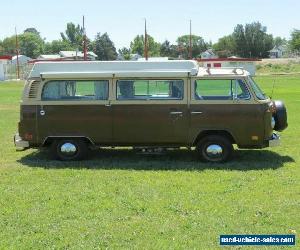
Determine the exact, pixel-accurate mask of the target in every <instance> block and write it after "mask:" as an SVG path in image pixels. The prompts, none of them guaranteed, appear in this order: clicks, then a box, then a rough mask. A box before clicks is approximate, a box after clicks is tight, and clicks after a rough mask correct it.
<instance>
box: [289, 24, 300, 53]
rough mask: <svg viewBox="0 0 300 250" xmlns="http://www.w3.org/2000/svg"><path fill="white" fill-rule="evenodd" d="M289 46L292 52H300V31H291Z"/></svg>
mask: <svg viewBox="0 0 300 250" xmlns="http://www.w3.org/2000/svg"><path fill="white" fill-rule="evenodd" d="M290 46H291V49H292V50H293V51H296V52H300V30H297V29H294V30H293V31H292V33H291V40H290Z"/></svg>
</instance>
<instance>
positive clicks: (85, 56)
mask: <svg viewBox="0 0 300 250" xmlns="http://www.w3.org/2000/svg"><path fill="white" fill-rule="evenodd" d="M82 25H83V60H84V61H86V60H87V45H86V33H85V26H84V16H83V17H82Z"/></svg>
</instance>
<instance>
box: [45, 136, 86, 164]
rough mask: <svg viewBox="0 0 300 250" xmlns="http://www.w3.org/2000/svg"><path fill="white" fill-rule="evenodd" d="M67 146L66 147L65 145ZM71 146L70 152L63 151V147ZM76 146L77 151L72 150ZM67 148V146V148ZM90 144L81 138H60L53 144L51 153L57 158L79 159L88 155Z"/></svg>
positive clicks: (63, 159)
mask: <svg viewBox="0 0 300 250" xmlns="http://www.w3.org/2000/svg"><path fill="white" fill-rule="evenodd" d="M64 146H65V147H64ZM66 146H69V149H71V151H70V152H67V151H66V152H65V153H63V152H62V150H63V147H64V148H66ZM74 148H75V151H72V150H73V149H74ZM66 149H67V148H66ZM87 154H88V145H87V144H86V142H84V141H83V140H81V139H67V138H66V139H60V140H55V141H54V142H53V143H52V144H51V155H52V157H53V158H54V159H56V160H61V161H79V160H83V159H85V158H86V157H87Z"/></svg>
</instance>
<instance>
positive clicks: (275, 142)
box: [269, 133, 280, 147]
mask: <svg viewBox="0 0 300 250" xmlns="http://www.w3.org/2000/svg"><path fill="white" fill-rule="evenodd" d="M279 145H280V135H279V134H275V133H273V134H272V137H271V138H270V140H269V147H277V146H279Z"/></svg>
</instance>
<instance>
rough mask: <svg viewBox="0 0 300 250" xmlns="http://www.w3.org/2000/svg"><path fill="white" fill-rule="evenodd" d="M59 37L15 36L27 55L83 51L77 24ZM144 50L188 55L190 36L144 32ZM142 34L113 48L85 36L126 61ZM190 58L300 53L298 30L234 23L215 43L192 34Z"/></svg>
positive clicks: (1, 49)
mask: <svg viewBox="0 0 300 250" xmlns="http://www.w3.org/2000/svg"><path fill="white" fill-rule="evenodd" d="M60 36H61V38H60V39H58V40H53V41H51V42H46V40H45V39H44V38H42V37H41V35H40V33H39V32H38V31H37V30H36V29H35V28H27V29H26V30H24V32H23V33H22V34H20V35H19V36H18V40H19V50H20V51H19V52H20V54H23V55H26V56H28V57H31V58H37V57H38V56H39V55H41V54H57V53H59V51H63V50H79V51H82V50H83V36H84V30H83V28H82V27H81V26H80V25H75V24H74V23H68V24H67V27H66V30H65V31H64V32H61V33H60ZM147 37H148V39H147V40H148V53H149V56H150V57H153V56H162V57H169V58H183V59H188V57H189V46H190V35H182V36H179V37H178V38H177V40H176V43H175V44H172V43H171V42H170V41H168V40H165V41H164V42H162V43H159V42H157V41H155V39H154V38H153V37H152V36H151V35H148V36H147ZM144 41H145V39H144V35H137V36H136V37H134V39H133V40H132V42H131V43H130V46H129V47H128V48H127V47H123V48H121V49H119V50H118V51H117V49H116V47H115V45H114V43H113V41H112V40H111V39H110V37H109V35H108V34H107V33H106V32H105V33H102V34H101V33H97V34H96V36H95V38H94V39H90V38H87V49H88V50H89V51H93V52H94V53H95V54H96V55H97V57H98V60H115V59H117V57H118V56H119V57H121V58H122V59H124V60H129V59H130V58H131V56H132V54H139V55H141V56H143V54H144ZM191 41H192V57H193V58H198V57H200V54H201V53H202V52H203V51H205V50H207V49H209V48H211V49H213V51H214V52H215V53H216V54H217V55H218V56H219V57H228V56H233V55H234V56H240V57H253V58H254V57H255V58H263V57H267V56H268V54H269V52H268V51H269V50H271V49H272V48H273V47H274V46H277V47H278V46H285V47H286V49H287V50H289V51H291V52H294V53H297V54H299V53H300V30H298V29H294V30H293V31H292V32H291V38H290V40H286V39H284V38H281V37H273V35H272V34H268V33H267V28H266V27H265V26H263V25H262V24H261V23H259V22H253V23H249V24H245V25H242V24H238V25H236V26H235V28H234V30H233V32H232V34H229V35H226V36H223V37H221V38H220V39H219V40H218V41H217V42H216V43H214V44H212V42H207V41H205V40H204V39H203V38H202V37H201V36H198V35H192V36H191ZM0 54H4V55H15V54H16V37H15V36H11V37H7V38H4V39H3V40H2V41H1V40H0Z"/></svg>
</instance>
